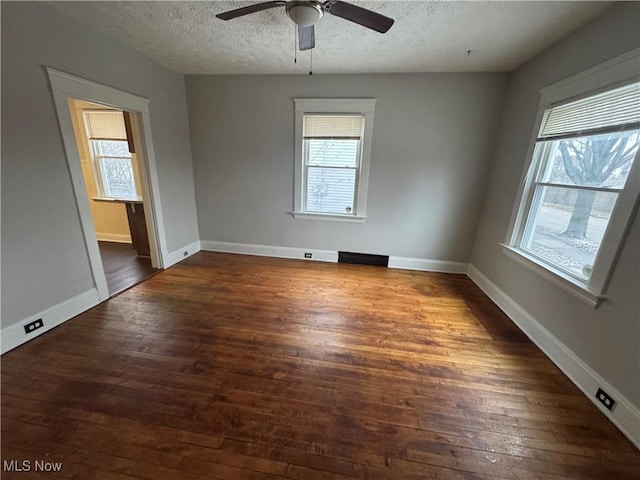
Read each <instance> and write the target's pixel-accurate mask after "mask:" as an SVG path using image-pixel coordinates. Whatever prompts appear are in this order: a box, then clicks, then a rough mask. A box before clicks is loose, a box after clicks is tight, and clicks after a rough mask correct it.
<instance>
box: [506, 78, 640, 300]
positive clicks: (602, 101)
mask: <svg viewBox="0 0 640 480" xmlns="http://www.w3.org/2000/svg"><path fill="white" fill-rule="evenodd" d="M542 112H543V113H542V118H541V122H540V127H539V130H538V135H537V137H536V139H535V141H534V145H533V152H532V160H531V164H530V166H529V169H528V174H527V177H526V179H525V184H524V187H523V189H522V192H521V201H520V204H519V208H518V210H517V214H516V218H515V221H514V222H513V226H512V230H511V232H510V236H509V239H508V245H507V246H506V247H507V251H508V253H515V254H517V255H518V256H520V257H523V258H524V259H525V260H526V262H525V263H529V264H533V265H534V266H535V267H542V268H543V269H544V270H545V271H547V272H550V273H552V274H553V276H554V278H551V279H552V280H554V281H555V282H556V283H558V284H560V286H563V287H565V289H567V290H569V291H571V292H572V293H576V294H577V295H578V296H580V297H581V298H583V299H585V300H586V301H588V302H589V303H591V304H593V305H594V306H595V305H597V304H598V303H599V301H601V300H602V299H603V298H604V296H603V294H604V292H605V290H606V284H607V281H608V278H609V276H610V273H611V269H612V267H613V263H614V261H615V257H616V255H617V251H618V249H619V247H620V245H621V244H622V241H623V238H624V233H625V231H626V226H627V224H628V223H629V221H630V218H631V215H632V213H633V210H634V205H635V204H636V202H637V198H638V191H639V187H638V175H639V166H638V147H639V146H640V83H639V82H637V81H634V82H631V83H626V84H624V85H622V86H620V85H618V86H616V87H614V88H611V87H609V88H607V89H605V90H604V91H602V90H601V91H600V92H598V93H595V94H594V93H590V94H586V95H582V96H581V98H579V99H577V100H575V99H574V100H571V101H565V102H558V103H555V104H553V105H543V108H542Z"/></svg>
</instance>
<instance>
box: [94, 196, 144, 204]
mask: <svg viewBox="0 0 640 480" xmlns="http://www.w3.org/2000/svg"><path fill="white" fill-rule="evenodd" d="M91 200H93V201H94V202H111V203H142V197H136V198H111V197H91Z"/></svg>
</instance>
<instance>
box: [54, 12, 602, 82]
mask: <svg viewBox="0 0 640 480" xmlns="http://www.w3.org/2000/svg"><path fill="white" fill-rule="evenodd" d="M251 3H257V2H246V1H240V2H227V1H198V2H193V1H185V2H172V1H161V2H149V1H143V2H128V1H127V2H102V1H92V2H51V5H52V6H53V7H54V8H56V9H58V10H60V11H62V12H64V13H66V14H68V15H70V16H72V17H75V18H76V19H78V20H80V21H82V22H83V23H86V24H89V25H90V26H92V27H93V28H96V29H98V30H101V31H103V32H105V33H107V34H109V35H111V36H113V37H116V38H118V39H119V40H120V41H121V42H122V43H124V44H126V45H129V46H130V47H132V48H133V49H135V50H138V51H139V52H141V53H143V54H145V55H147V56H148V57H151V58H152V59H154V60H156V61H157V62H159V63H161V64H163V65H165V66H167V67H169V68H171V69H173V70H175V71H177V72H180V73H184V74H234V73H242V74H246V73H249V74H258V73H280V74H283V73H284V74H286V73H306V72H307V71H308V69H309V60H310V53H309V52H302V53H300V52H299V53H298V62H297V63H294V61H293V60H294V40H295V27H294V24H293V22H291V20H289V18H288V17H287V16H286V14H285V11H284V8H283V7H278V8H274V9H271V10H265V11H262V12H259V13H254V14H251V15H248V16H245V17H241V18H236V19H234V20H229V21H222V20H219V19H217V18H215V15H216V14H217V13H221V12H224V11H227V10H231V9H234V8H238V7H241V6H245V5H248V4H251ZM350 3H354V4H357V5H359V6H363V7H365V8H369V9H371V10H375V11H377V12H379V13H382V14H383V15H386V16H388V17H391V18H394V19H395V24H394V25H393V27H391V30H389V32H387V33H386V34H384V35H382V34H379V33H377V32H374V31H372V30H369V29H366V28H364V27H361V26H359V25H356V24H354V23H351V22H349V21H346V20H343V19H341V18H338V17H335V16H332V15H325V17H324V18H323V19H322V20H320V22H319V23H318V24H316V48H315V49H314V50H313V71H314V73H378V72H507V71H512V70H514V69H515V68H517V67H518V66H520V65H522V64H523V63H525V62H526V61H528V60H529V59H531V58H532V57H534V56H535V55H537V54H538V53H540V52H541V51H543V50H544V49H545V48H547V47H548V46H550V45H552V44H553V43H555V42H556V41H558V40H559V39H561V38H562V37H564V36H566V35H567V34H568V33H569V32H571V31H573V30H575V29H576V28H577V27H579V26H580V25H582V24H584V23H586V22H588V21H589V20H591V19H592V18H595V17H596V16H598V15H600V14H601V13H602V12H603V11H604V10H605V9H606V8H607V7H608V6H609V5H610V4H611V3H612V2H591V1H586V2H582V1H580V2H578V1H571V2H556V1H551V2H540V1H515V2H501V1H491V2H489V1H470V2H460V1H445V2H430V1H412V2H407V1H352V2H350ZM468 50H471V53H470V54H467V52H468Z"/></svg>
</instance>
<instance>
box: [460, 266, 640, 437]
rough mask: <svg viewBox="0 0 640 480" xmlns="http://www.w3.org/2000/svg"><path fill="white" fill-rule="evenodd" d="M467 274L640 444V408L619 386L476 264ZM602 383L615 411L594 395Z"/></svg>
mask: <svg viewBox="0 0 640 480" xmlns="http://www.w3.org/2000/svg"><path fill="white" fill-rule="evenodd" d="M467 275H468V276H469V278H470V279H471V280H473V282H474V283H475V284H476V285H478V287H480V289H481V290H482V291H484V293H486V294H487V296H488V297H489V298H491V300H493V301H494V302H495V304H496V305H498V306H499V307H500V308H501V309H502V310H503V311H504V312H505V313H506V314H507V316H508V317H509V318H510V319H511V320H512V321H513V322H514V323H515V324H516V325H517V326H518V327H519V328H520V330H522V331H523V332H524V333H525V334H526V335H527V336H528V337H529V338H530V339H531V341H533V343H535V344H536V345H537V346H538V348H540V350H542V351H543V352H544V353H545V355H546V356H547V357H549V359H551V361H552V362H553V363H555V364H556V366H557V367H558V368H560V370H562V371H563V372H564V374H565V375H566V376H567V377H569V379H570V380H571V381H572V382H573V383H574V384H575V385H576V386H577V387H578V388H579V389H580V390H582V393H584V394H585V396H586V397H587V398H588V399H589V400H591V401H592V402H593V404H594V405H595V406H596V407H598V409H600V411H601V412H602V413H604V414H605V415H606V416H607V417H608V418H609V419H610V420H611V421H612V422H613V423H614V424H615V425H616V426H617V427H618V428H619V429H620V431H621V432H622V433H624V434H625V435H626V436H627V438H629V440H631V441H632V442H633V443H634V445H635V446H636V447H638V448H640V409H638V407H636V406H635V405H633V404H632V403H631V402H630V401H629V400H628V399H627V398H626V397H625V396H624V395H622V394H621V393H620V392H619V391H618V390H617V389H616V388H614V387H613V386H612V385H611V384H610V383H608V382H607V381H606V380H605V379H604V378H602V377H601V376H600V375H599V374H598V373H597V372H595V371H594V370H593V369H592V368H591V367H590V366H589V365H587V364H586V363H584V361H582V359H580V358H579V357H578V356H577V355H576V354H575V353H574V352H573V351H571V350H570V349H569V348H568V347H567V346H566V345H565V344H563V343H562V342H561V341H560V340H558V339H557V338H556V337H555V336H554V335H553V334H552V333H551V332H549V330H547V329H546V328H545V327H544V326H542V325H541V324H540V323H539V322H538V321H537V320H536V319H535V318H533V317H532V316H531V315H530V314H529V313H528V312H527V311H525V310H524V309H523V308H522V307H521V306H520V305H518V304H517V303H516V302H515V301H514V300H513V299H512V298H511V297H509V296H508V295H507V294H506V293H505V292H504V291H502V290H501V289H500V288H499V287H498V286H497V285H496V284H495V283H493V282H492V281H491V280H489V278H487V277H486V276H485V275H484V274H483V273H482V272H480V270H478V269H477V268H476V267H475V266H474V265H471V264H470V265H469V270H468V271H467ZM599 387H601V388H602V389H603V390H605V391H606V392H607V393H608V394H609V395H611V396H612V397H613V398H614V400H615V401H616V405H615V407H614V409H613V412H611V411H609V410H607V409H606V408H605V407H604V406H603V405H601V404H600V402H599V401H598V400H596V398H595V394H596V391H597V390H598V388H599Z"/></svg>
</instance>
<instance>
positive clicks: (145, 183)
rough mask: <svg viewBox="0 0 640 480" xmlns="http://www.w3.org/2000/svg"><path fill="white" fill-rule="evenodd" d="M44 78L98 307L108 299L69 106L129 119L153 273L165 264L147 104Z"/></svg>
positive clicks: (85, 84) (66, 79)
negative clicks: (85, 104) (114, 111)
mask: <svg viewBox="0 0 640 480" xmlns="http://www.w3.org/2000/svg"><path fill="white" fill-rule="evenodd" d="M47 74H48V75H49V82H50V83H51V90H52V92H53V100H54V102H55V107H56V111H57V115H58V122H59V123H60V131H61V133H62V140H63V143H64V149H65V152H66V156H67V165H68V167H69V173H70V175H71V183H72V184H73V192H74V195H75V199H76V204H77V205H78V214H79V216H80V223H81V224H82V231H83V234H84V241H85V245H86V247H87V253H88V255H89V262H90V264H91V270H92V274H93V279H94V282H95V285H96V289H97V290H98V296H99V298H100V301H103V300H106V299H107V298H109V289H108V287H107V279H106V277H105V275H104V268H103V266H102V259H101V257H100V250H99V249H98V239H97V238H96V233H95V228H94V223H93V217H92V215H91V210H90V207H89V199H88V197H87V193H86V187H85V183H84V177H83V175H82V167H81V164H80V156H79V154H78V148H77V146H76V145H77V144H76V139H75V132H74V130H73V123H72V121H71V111H70V109H69V100H70V99H78V100H87V101H92V102H97V103H101V104H103V105H107V106H111V107H115V108H118V109H120V110H126V111H128V112H131V113H132V115H131V120H132V122H131V123H132V129H133V137H134V144H135V145H136V150H138V151H139V154H140V155H139V156H138V160H139V161H138V169H139V171H140V184H141V186H142V198H143V201H144V205H145V213H146V215H145V217H146V223H147V231H148V232H149V247H150V248H151V264H152V266H153V267H154V268H164V259H165V258H167V240H166V235H165V229H164V222H163V216H162V208H161V203H160V195H159V188H158V173H157V170H156V161H155V155H154V151H153V143H152V141H151V120H150V117H149V100H148V99H146V98H143V97H139V96H137V95H132V94H131V93H127V92H123V91H121V90H117V89H115V88H111V87H107V86H105V85H101V84H99V83H95V82H92V81H90V80H85V79H84V78H80V77H76V76H74V75H69V74H68V73H64V72H60V71H58V70H54V69H52V68H48V67H47Z"/></svg>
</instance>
